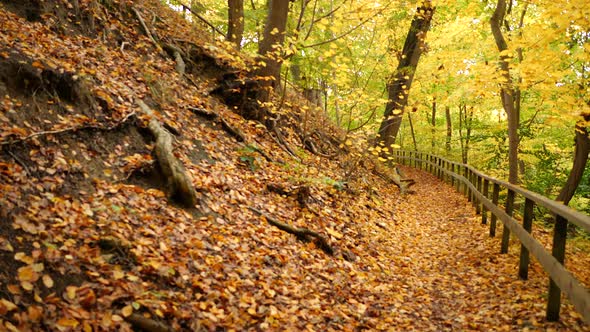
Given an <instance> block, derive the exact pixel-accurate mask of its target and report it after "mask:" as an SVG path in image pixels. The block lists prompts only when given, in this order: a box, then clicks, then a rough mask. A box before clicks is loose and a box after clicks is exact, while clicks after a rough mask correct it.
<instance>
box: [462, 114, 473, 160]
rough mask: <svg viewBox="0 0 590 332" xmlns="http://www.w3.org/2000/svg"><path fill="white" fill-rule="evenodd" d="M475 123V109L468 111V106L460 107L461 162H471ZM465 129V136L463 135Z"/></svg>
mask: <svg viewBox="0 0 590 332" xmlns="http://www.w3.org/2000/svg"><path fill="white" fill-rule="evenodd" d="M472 123H473V109H472V110H471V112H468V111H467V105H465V104H462V105H459V141H460V142H461V162H462V163H463V164H467V162H468V160H469V141H470V140H471V128H472ZM463 129H465V135H463Z"/></svg>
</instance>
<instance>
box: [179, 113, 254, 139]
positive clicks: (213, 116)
mask: <svg viewBox="0 0 590 332" xmlns="http://www.w3.org/2000/svg"><path fill="white" fill-rule="evenodd" d="M189 109H190V110H191V111H192V112H193V113H194V114H197V115H200V116H202V117H204V118H207V119H209V120H212V121H217V122H219V123H220V124H221V128H223V130H225V132H226V133H228V134H229V135H230V136H232V137H234V138H235V139H236V140H237V141H238V142H246V135H244V134H243V133H242V132H241V131H240V130H239V129H238V128H236V127H234V126H232V125H231V124H229V122H227V121H226V120H225V119H224V118H222V117H221V116H220V115H219V114H217V113H216V112H213V111H210V110H207V109H205V108H202V107H189Z"/></svg>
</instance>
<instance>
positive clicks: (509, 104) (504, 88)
mask: <svg viewBox="0 0 590 332" xmlns="http://www.w3.org/2000/svg"><path fill="white" fill-rule="evenodd" d="M505 15H506V0H498V3H497V4H496V10H495V11H494V14H493V15H492V18H491V19H490V26H491V29H492V34H493V35H494V40H495V41H496V46H497V47H498V51H499V52H500V74H501V76H502V78H503V82H502V83H501V84H500V96H501V98H502V106H503V107H504V111H506V115H507V117H508V164H509V166H508V182H510V183H518V145H519V141H520V139H519V137H518V126H519V122H520V119H519V114H518V109H517V107H516V100H515V97H517V93H516V91H515V89H514V86H513V84H512V77H511V76H510V63H509V62H510V56H509V55H508V54H506V52H505V51H506V50H507V49H508V44H507V43H506V39H504V35H503V34H502V30H501V26H502V22H503V21H504V16H505ZM518 99H520V98H518Z"/></svg>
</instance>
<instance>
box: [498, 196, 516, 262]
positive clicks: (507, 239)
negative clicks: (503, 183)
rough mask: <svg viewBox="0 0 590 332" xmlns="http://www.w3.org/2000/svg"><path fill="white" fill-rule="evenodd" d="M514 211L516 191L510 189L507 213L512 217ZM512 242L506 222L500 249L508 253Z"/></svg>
mask: <svg viewBox="0 0 590 332" xmlns="http://www.w3.org/2000/svg"><path fill="white" fill-rule="evenodd" d="M513 212H514V191H512V190H511V189H508V196H506V214H507V215H509V216H511V217H512V214H513ZM509 244H510V229H508V226H506V224H504V228H503V230H502V248H501V249H500V253H501V254H506V253H508V245H509Z"/></svg>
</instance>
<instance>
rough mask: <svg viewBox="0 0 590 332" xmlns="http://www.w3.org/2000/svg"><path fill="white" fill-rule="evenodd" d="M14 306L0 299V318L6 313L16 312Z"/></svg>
mask: <svg viewBox="0 0 590 332" xmlns="http://www.w3.org/2000/svg"><path fill="white" fill-rule="evenodd" d="M16 308H17V306H16V304H14V303H12V302H10V301H8V300H6V299H4V298H1V299H0V316H4V315H6V314H7V313H8V312H10V311H13V310H16Z"/></svg>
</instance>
